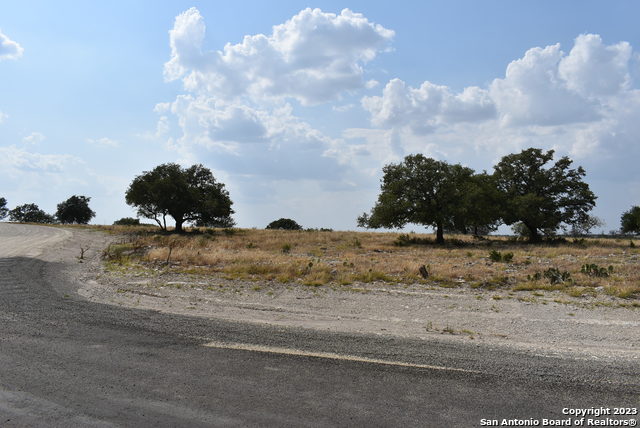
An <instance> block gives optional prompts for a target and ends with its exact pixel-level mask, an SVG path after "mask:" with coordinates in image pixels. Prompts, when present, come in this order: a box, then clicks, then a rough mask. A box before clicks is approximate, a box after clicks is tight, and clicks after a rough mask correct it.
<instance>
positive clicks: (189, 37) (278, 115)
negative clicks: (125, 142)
mask: <svg viewBox="0 0 640 428" xmlns="http://www.w3.org/2000/svg"><path fill="white" fill-rule="evenodd" d="M205 34H206V25H205V21H204V18H203V17H202V16H201V15H200V13H199V11H198V10H197V9H196V8H191V9H189V10H187V11H185V12H183V13H181V14H180V15H178V16H177V17H176V20H175V24H174V26H173V28H172V29H171V30H170V31H169V45H170V48H171V57H170V59H169V61H168V62H167V63H166V64H165V66H164V75H165V79H166V80H168V81H172V80H178V79H181V80H182V82H183V85H184V89H185V90H186V92H187V93H185V94H183V95H179V96H178V97H177V98H176V100H175V101H173V102H171V103H159V104H157V105H156V106H155V111H156V113H158V114H160V115H162V117H163V118H165V119H164V122H163V129H165V130H166V132H165V133H166V134H168V133H169V130H168V129H167V128H168V124H169V122H170V121H169V120H168V119H167V116H171V117H172V118H175V119H176V122H177V124H178V127H179V129H180V132H181V135H180V136H178V137H175V136H174V137H172V138H170V139H169V140H168V146H169V147H170V148H172V149H174V150H176V151H177V152H178V153H179V154H180V156H181V158H182V160H183V161H185V162H192V161H196V160H198V161H207V162H208V163H210V164H212V165H214V166H215V167H218V168H220V169H223V170H224V171H227V172H233V173H236V174H242V175H245V176H261V177H270V178H272V179H291V180H296V179H304V178H313V179H324V180H336V179H339V177H340V176H341V175H342V174H341V172H342V171H343V169H344V168H343V166H342V165H341V164H340V162H339V161H338V160H337V159H336V158H335V156H334V154H333V152H332V150H331V147H332V144H333V140H332V139H331V138H329V137H327V136H326V135H323V134H322V133H321V132H319V131H318V130H316V129H314V128H313V127H312V126H311V125H309V123H307V122H306V121H304V120H302V119H300V118H299V117H297V116H296V114H295V113H294V107H293V104H295V103H292V101H293V100H295V101H297V102H299V103H301V104H303V105H314V104H320V103H324V102H328V101H332V100H338V99H340V98H341V96H343V94H346V93H351V92H352V91H355V90H359V89H365V88H373V87H374V86H375V85H377V82H376V81H375V80H372V79H369V80H367V79H366V73H365V68H364V67H365V65H366V64H367V63H368V62H370V61H371V60H373V59H374V58H375V57H376V56H377V55H378V54H380V53H381V52H383V51H385V50H387V49H388V48H389V44H390V42H391V40H392V38H393V36H394V32H393V31H392V30H389V29H386V28H384V27H382V26H381V25H378V24H375V23H372V22H370V21H369V20H368V19H367V18H366V17H364V16H363V15H362V14H359V13H354V12H352V11H350V10H349V9H344V10H342V12H341V13H339V14H334V13H327V12H323V11H321V10H320V9H304V10H302V11H300V12H299V13H298V14H296V15H295V16H293V17H292V18H291V19H289V20H287V21H286V22H284V23H283V24H280V25H275V26H274V27H273V28H272V31H271V33H270V34H255V35H247V36H245V37H244V38H243V39H242V41H241V42H240V43H236V44H232V43H227V44H226V45H225V46H224V47H223V48H222V49H220V50H207V48H206V47H205V46H204V42H205ZM349 108H352V106H351V105H349V104H345V105H344V106H342V107H341V108H338V109H337V110H335V111H346V110H347V109H349ZM161 120H162V118H161ZM171 122H172V121H171ZM164 125H167V126H166V127H165V126H164ZM156 134H157V133H156Z"/></svg>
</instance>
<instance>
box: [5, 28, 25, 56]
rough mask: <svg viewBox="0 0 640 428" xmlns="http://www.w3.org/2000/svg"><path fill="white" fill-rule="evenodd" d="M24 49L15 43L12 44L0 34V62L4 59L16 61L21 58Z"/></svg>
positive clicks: (11, 41)
mask: <svg viewBox="0 0 640 428" xmlns="http://www.w3.org/2000/svg"><path fill="white" fill-rule="evenodd" d="M23 52H24V49H23V48H22V46H20V45H19V44H18V43H17V42H14V41H13V40H11V39H10V38H8V37H7V36H5V35H4V34H2V33H1V32H0V61H2V60H4V59H18V58H20V57H21V56H22V53H23Z"/></svg>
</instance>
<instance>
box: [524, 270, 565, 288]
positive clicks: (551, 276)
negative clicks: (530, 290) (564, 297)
mask: <svg viewBox="0 0 640 428" xmlns="http://www.w3.org/2000/svg"><path fill="white" fill-rule="evenodd" d="M527 278H528V279H529V281H539V280H541V279H542V278H547V279H548V280H549V283H550V284H562V283H565V282H570V281H571V274H570V273H569V272H567V271H560V270H559V269H558V268H549V269H547V270H545V271H544V272H543V273H540V272H536V273H535V274H533V275H527Z"/></svg>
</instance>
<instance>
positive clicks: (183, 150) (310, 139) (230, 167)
mask: <svg viewBox="0 0 640 428" xmlns="http://www.w3.org/2000/svg"><path fill="white" fill-rule="evenodd" d="M171 109H172V110H171V111H172V113H173V114H174V115H175V116H176V117H177V119H178V123H179V126H180V128H181V131H182V136H181V137H180V138H178V139H177V140H174V141H172V145H173V147H172V148H174V149H175V150H177V151H178V152H179V153H180V154H181V155H182V157H183V160H184V161H185V162H193V161H195V160H196V159H198V160H203V159H206V160H207V161H208V162H209V163H211V164H212V165H214V166H215V167H216V168H220V169H223V170H225V171H228V172H232V173H236V174H242V175H245V176H261V177H271V178H281V179H284V178H290V179H298V178H301V177H314V178H319V177H323V174H324V173H325V172H326V173H329V174H328V175H324V177H325V178H327V179H332V178H334V177H335V175H336V174H337V172H338V169H339V167H338V164H337V162H336V161H335V160H333V159H331V157H330V156H329V155H328V154H327V153H326V152H327V149H328V147H329V145H330V144H331V140H330V139H329V138H327V137H326V136H324V135H322V133H320V132H318V131H317V130H315V129H313V128H312V127H311V126H310V125H309V124H308V123H306V122H304V121H302V120H300V119H298V118H297V117H295V116H294V115H293V114H292V108H291V106H290V105H288V104H285V105H283V106H281V107H279V108H277V109H274V110H265V109H260V108H252V107H249V106H246V105H241V104H235V103H228V102H224V101H219V100H217V101H216V100H214V99H213V98H209V97H206V96H199V97H194V96H192V95H182V96H179V97H178V99H177V100H176V101H175V102H174V103H173V105H172V108H171Z"/></svg>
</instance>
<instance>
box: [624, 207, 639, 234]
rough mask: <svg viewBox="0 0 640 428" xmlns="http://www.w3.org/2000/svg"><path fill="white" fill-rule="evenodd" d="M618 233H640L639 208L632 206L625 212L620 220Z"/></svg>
mask: <svg viewBox="0 0 640 428" xmlns="http://www.w3.org/2000/svg"><path fill="white" fill-rule="evenodd" d="M620 231H621V232H622V233H640V207H639V206H633V207H631V209H630V210H629V211H625V212H624V213H623V214H622V217H621V218H620Z"/></svg>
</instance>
